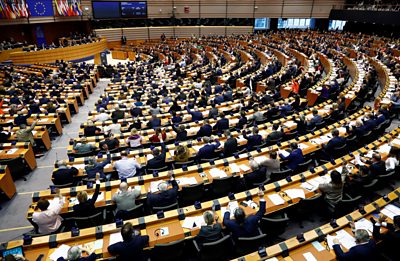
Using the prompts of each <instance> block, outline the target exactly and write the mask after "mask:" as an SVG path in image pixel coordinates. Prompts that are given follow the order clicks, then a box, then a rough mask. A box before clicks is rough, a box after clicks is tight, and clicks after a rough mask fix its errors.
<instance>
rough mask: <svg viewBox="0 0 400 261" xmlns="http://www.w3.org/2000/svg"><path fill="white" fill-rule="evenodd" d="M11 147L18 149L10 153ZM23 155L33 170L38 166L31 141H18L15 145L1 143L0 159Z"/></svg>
mask: <svg viewBox="0 0 400 261" xmlns="http://www.w3.org/2000/svg"><path fill="white" fill-rule="evenodd" d="M11 149H17V150H16V151H14V152H13V153H8V152H9V151H10V150H11ZM19 157H22V158H24V160H25V161H26V163H27V164H28V166H29V168H30V169H31V170H34V169H35V168H36V166H37V163H36V159H35V154H34V153H33V148H32V145H31V144H30V143H29V142H17V143H16V144H15V145H12V144H11V143H0V159H14V158H19Z"/></svg>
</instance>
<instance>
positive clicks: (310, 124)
mask: <svg viewBox="0 0 400 261" xmlns="http://www.w3.org/2000/svg"><path fill="white" fill-rule="evenodd" d="M312 115H313V117H312V118H311V119H310V120H309V121H308V122H307V126H308V127H309V128H310V129H312V128H314V127H315V125H316V124H318V123H320V122H322V120H323V119H322V116H321V115H319V114H318V110H316V109H313V111H312Z"/></svg>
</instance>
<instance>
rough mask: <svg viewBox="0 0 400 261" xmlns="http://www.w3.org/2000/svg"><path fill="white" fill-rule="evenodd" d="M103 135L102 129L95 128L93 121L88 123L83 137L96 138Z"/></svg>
mask: <svg viewBox="0 0 400 261" xmlns="http://www.w3.org/2000/svg"><path fill="white" fill-rule="evenodd" d="M100 133H101V129H100V128H99V127H96V126H94V123H93V121H87V123H86V127H85V128H84V129H83V135H84V136H85V137H91V136H96V135H99V134H100Z"/></svg>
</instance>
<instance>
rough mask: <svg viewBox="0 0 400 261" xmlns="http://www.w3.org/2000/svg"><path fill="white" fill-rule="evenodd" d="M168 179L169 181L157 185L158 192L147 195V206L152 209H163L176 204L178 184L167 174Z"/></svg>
mask: <svg viewBox="0 0 400 261" xmlns="http://www.w3.org/2000/svg"><path fill="white" fill-rule="evenodd" d="M168 176H169V177H170V181H169V182H168V181H165V182H161V183H160V184H158V187H157V189H158V190H159V192H157V193H154V192H153V191H152V192H151V193H148V194H147V204H148V205H149V206H150V207H151V208H153V207H165V206H169V205H172V204H174V203H176V202H177V196H178V189H179V186H178V183H177V182H176V180H175V179H174V178H173V176H172V175H170V174H168ZM169 184H171V186H172V188H170V189H168V186H169Z"/></svg>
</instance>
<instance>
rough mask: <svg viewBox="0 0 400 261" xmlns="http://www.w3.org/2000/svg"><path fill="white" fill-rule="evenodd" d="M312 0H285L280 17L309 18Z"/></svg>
mask: <svg viewBox="0 0 400 261" xmlns="http://www.w3.org/2000/svg"><path fill="white" fill-rule="evenodd" d="M312 4H313V0H300V1H299V0H285V4H284V6H283V13H282V17H293V18H297V17H299V18H300V17H310V15H311V11H312Z"/></svg>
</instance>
